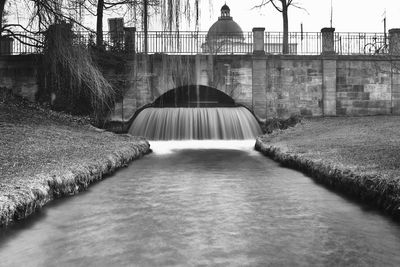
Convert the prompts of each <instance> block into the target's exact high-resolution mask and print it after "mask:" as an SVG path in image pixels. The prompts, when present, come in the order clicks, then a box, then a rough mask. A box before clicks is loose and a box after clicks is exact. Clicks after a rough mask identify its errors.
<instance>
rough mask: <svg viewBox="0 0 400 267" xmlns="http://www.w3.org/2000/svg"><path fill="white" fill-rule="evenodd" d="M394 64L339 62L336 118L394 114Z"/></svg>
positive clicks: (363, 59) (365, 59) (353, 59)
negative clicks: (341, 116) (392, 70)
mask: <svg viewBox="0 0 400 267" xmlns="http://www.w3.org/2000/svg"><path fill="white" fill-rule="evenodd" d="M391 69H392V64H391V62H390V61H388V60H387V58H377V57H374V58H372V57H351V58H349V57H340V58H339V59H338V60H337V74H336V83H337V85H336V96H337V100H336V102H337V105H336V112H337V115H379V114H391V109H392V74H391V73H392V72H391Z"/></svg>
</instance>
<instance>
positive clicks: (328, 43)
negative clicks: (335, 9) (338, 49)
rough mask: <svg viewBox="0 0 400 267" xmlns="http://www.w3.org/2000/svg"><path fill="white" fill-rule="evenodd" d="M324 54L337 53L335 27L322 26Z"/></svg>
mask: <svg viewBox="0 0 400 267" xmlns="http://www.w3.org/2000/svg"><path fill="white" fill-rule="evenodd" d="M321 35H322V54H323V55H334V54H335V28H322V29H321Z"/></svg>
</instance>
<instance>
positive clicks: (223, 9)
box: [221, 1, 231, 17]
mask: <svg viewBox="0 0 400 267" xmlns="http://www.w3.org/2000/svg"><path fill="white" fill-rule="evenodd" d="M230 12H231V9H230V8H229V6H228V5H227V4H226V1H225V4H224V5H223V6H222V7H221V17H230Z"/></svg>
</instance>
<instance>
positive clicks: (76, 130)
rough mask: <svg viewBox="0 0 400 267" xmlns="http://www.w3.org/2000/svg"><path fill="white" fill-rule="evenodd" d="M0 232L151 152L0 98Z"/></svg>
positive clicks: (81, 122) (140, 143)
mask: <svg viewBox="0 0 400 267" xmlns="http://www.w3.org/2000/svg"><path fill="white" fill-rule="evenodd" d="M0 148H1V153H0V226H2V225H7V224H8V223H10V222H12V221H15V220H20V219H23V218H25V217H26V216H28V215H29V214H31V213H32V212H34V211H35V210H36V209H38V208H40V207H42V206H44V205H45V204H46V203H47V202H49V201H50V200H52V199H54V198H57V197H61V196H65V195H72V194H75V193H77V192H79V191H82V190H85V189H86V188H87V187H88V185H89V184H90V183H93V182H95V181H97V180H100V179H102V177H103V175H106V174H109V173H111V172H112V171H114V170H115V169H116V168H119V167H122V166H125V165H126V164H127V163H128V162H129V161H131V160H133V159H135V158H138V157H140V156H142V155H143V154H144V153H147V152H148V151H149V144H148V142H147V141H146V140H144V139H140V138H135V137H132V136H129V135H116V134H113V133H109V132H104V131H100V130H99V129H97V128H94V127H92V126H90V125H89V124H87V120H86V119H84V118H76V117H71V116H68V115H62V114H59V113H55V112H51V111H48V110H44V109H40V108H37V107H33V106H27V105H26V103H23V102H21V101H18V100H15V99H10V98H8V97H6V98H4V97H3V98H1V97H0Z"/></svg>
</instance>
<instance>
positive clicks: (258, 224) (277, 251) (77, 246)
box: [0, 141, 400, 266]
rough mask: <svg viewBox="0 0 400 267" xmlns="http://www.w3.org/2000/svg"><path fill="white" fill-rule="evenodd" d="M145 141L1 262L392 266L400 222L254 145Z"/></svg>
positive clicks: (17, 242)
mask: <svg viewBox="0 0 400 267" xmlns="http://www.w3.org/2000/svg"><path fill="white" fill-rule="evenodd" d="M151 145H152V148H153V150H154V153H152V154H150V155H148V156H146V157H144V158H143V159H141V160H139V161H135V162H133V163H132V164H131V165H130V166H129V167H128V168H126V169H123V170H121V171H118V172H117V173H116V174H115V175H113V176H112V177H109V178H107V179H106V180H104V181H102V182H101V183H98V184H96V185H94V186H93V187H91V188H90V189H89V191H88V192H85V193H82V194H80V195H77V196H75V197H73V198H68V199H63V200H60V201H57V202H56V203H55V204H52V205H50V206H48V207H46V208H45V209H44V210H43V211H42V212H40V213H39V214H38V215H35V216H33V217H32V218H31V219H29V220H28V221H26V222H24V223H21V224H17V225H15V226H14V227H11V228H10V229H8V230H7V231H3V232H1V234H0V259H1V262H0V265H1V266H126V265H134V266H170V265H172V266H203V265H204V266H208V265H212V266H227V265H229V266H232V265H233V266H265V265H284V266H293V265H296V266H299V265H300V266H310V265H325V266H365V265H369V266H370V265H375V266H399V265H400V253H399V251H400V227H399V225H398V224H395V223H393V222H392V221H391V220H389V219H388V218H385V217H383V216H381V215H380V214H377V213H376V212H374V211H370V210H366V209H364V208H362V207H361V206H360V205H358V204H354V203H352V202H351V201H348V200H346V199H344V198H343V197H341V196H338V195H336V194H334V193H332V192H330V191H328V190H326V189H325V188H323V187H320V186H319V185H317V184H315V183H314V182H313V181H312V180H311V179H310V178H308V177H306V176H304V175H303V174H301V173H299V172H297V171H293V170H290V169H286V168H282V167H280V166H279V165H278V164H277V163H275V162H273V161H272V160H270V159H268V158H265V157H264V156H262V155H261V154H259V153H257V152H255V151H254V150H253V148H252V147H253V145H254V141H251V142H249V141H240V142H237V141H229V142H228V141H225V142H224V141H216V142H212V143H209V142H208V143H206V142H204V141H203V142H200V141H198V142H152V143H151ZM207 146H208V148H206V147H207Z"/></svg>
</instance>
